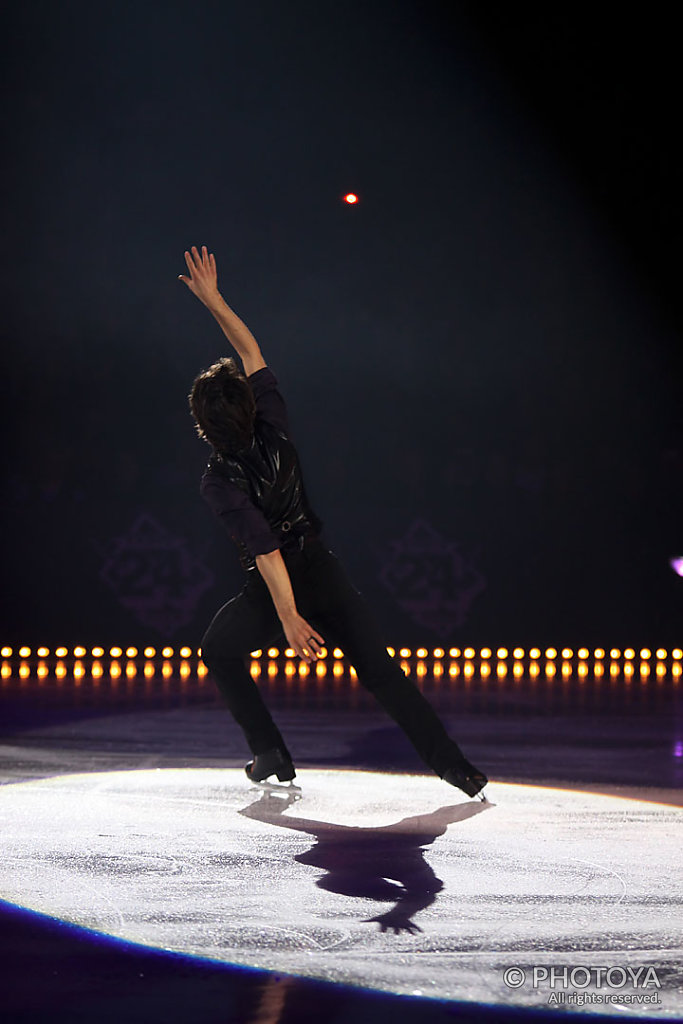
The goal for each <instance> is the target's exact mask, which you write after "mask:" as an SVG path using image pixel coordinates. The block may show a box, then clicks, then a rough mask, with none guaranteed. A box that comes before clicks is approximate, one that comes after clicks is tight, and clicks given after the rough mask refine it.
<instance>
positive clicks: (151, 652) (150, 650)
mask: <svg viewBox="0 0 683 1024" xmlns="http://www.w3.org/2000/svg"><path fill="white" fill-rule="evenodd" d="M143 653H144V655H145V657H146V658H153V657H154V656H155V654H156V653H157V652H156V651H155V649H154V648H153V647H145V650H144V652H143Z"/></svg>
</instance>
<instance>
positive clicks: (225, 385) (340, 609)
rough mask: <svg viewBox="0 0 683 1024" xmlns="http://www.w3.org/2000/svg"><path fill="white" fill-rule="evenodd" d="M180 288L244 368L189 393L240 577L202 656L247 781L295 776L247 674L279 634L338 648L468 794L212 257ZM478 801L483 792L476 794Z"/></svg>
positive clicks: (304, 651) (203, 378)
mask: <svg viewBox="0 0 683 1024" xmlns="http://www.w3.org/2000/svg"><path fill="white" fill-rule="evenodd" d="M185 262H186V263H187V268H188V270H189V277H186V276H184V275H182V274H180V275H179V280H181V281H183V282H184V283H185V284H186V285H187V287H188V288H189V289H190V291H191V292H192V294H193V295H195V296H196V297H197V298H198V299H199V300H200V301H201V302H202V303H203V304H204V305H205V306H206V308H207V309H208V310H209V312H210V313H212V315H213V316H214V317H215V319H216V320H217V321H218V323H219V325H220V327H221V329H222V331H223V333H224V334H225V336H226V337H227V339H228V341H229V342H230V344H231V345H232V347H233V348H234V350H235V351H236V353H237V355H238V356H239V357H240V359H241V361H242V365H243V367H244V372H242V371H241V370H240V369H239V367H238V365H237V363H236V362H235V360H234V359H233V358H222V359H219V360H218V362H216V363H214V364H213V366H210V367H209V369H208V370H205V371H204V372H203V373H200V374H199V376H198V377H197V378H196V379H195V381H194V383H193V385H192V390H191V392H190V395H189V400H190V409H191V411H192V415H193V417H194V420H195V423H196V428H197V432H198V434H199V436H200V437H201V438H202V439H203V440H205V441H207V442H208V444H209V445H210V446H211V448H212V454H211V457H210V459H209V462H208V465H207V467H206V470H205V472H204V475H203V477H202V480H201V487H200V490H201V494H202V496H203V497H204V499H205V500H206V501H207V503H208V504H209V506H210V507H211V508H212V509H213V511H214V512H215V513H216V515H217V516H218V517H219V518H220V520H221V521H222V522H223V523H224V525H225V526H226V527H227V530H228V533H229V534H230V536H231V537H232V539H233V541H234V542H235V543H236V545H237V548H238V552H239V556H240V562H241V565H242V567H243V569H244V570H245V577H246V578H245V583H244V586H243V588H242V590H241V591H240V592H239V593H238V594H237V595H236V596H235V597H233V598H232V600H230V601H228V603H227V604H226V605H224V606H223V607H222V608H221V609H220V610H219V611H218V613H217V614H216V616H215V617H214V619H213V621H212V622H211V624H210V626H209V628H208V630H207V632H206V634H205V635H204V638H203V640H202V658H203V661H204V663H205V665H206V666H207V668H208V669H209V670H210V671H211V674H212V676H213V678H214V680H215V682H216V685H217V686H218V689H219V690H220V692H221V694H222V695H223V697H224V699H225V701H226V703H227V705H228V708H229V709H230V711H231V713H232V715H233V717H234V719H235V721H236V722H237V723H238V725H239V726H240V727H241V729H242V731H243V733H244V736H245V739H246V741H247V744H248V746H249V748H250V750H251V752H252V754H253V760H251V761H249V762H248V764H247V765H246V767H245V771H246V773H247V776H248V777H249V778H250V779H251V780H252V781H254V782H263V781H264V780H266V779H268V777H269V776H272V775H276V776H277V778H278V779H279V780H280V782H286V781H291V780H292V779H293V778H294V777H295V774H296V773H295V771H294V765H293V763H292V757H291V754H290V752H289V750H288V748H287V745H286V743H285V741H284V739H283V737H282V735H281V733H280V731H279V729H278V728H277V726H276V725H275V723H274V721H273V719H272V717H271V715H270V712H269V711H268V709H267V707H266V705H265V703H264V701H263V698H262V696H261V692H260V690H259V688H258V686H257V685H256V683H255V682H254V680H253V679H252V677H251V675H250V673H249V671H248V669H247V660H248V657H249V654H250V652H251V651H253V650H257V649H259V648H267V647H268V646H269V645H271V644H272V643H274V642H276V641H278V640H280V641H281V638H282V634H283V633H284V636H285V637H286V639H287V643H288V645H289V647H290V648H292V649H293V650H294V651H295V652H296V654H297V655H298V656H299V657H300V658H301V659H302V660H303V661H305V662H306V663H307V664H311V663H313V662H315V660H316V659H317V658H319V657H321V656H322V655H323V653H324V645H326V644H327V645H330V646H332V647H339V648H341V649H342V650H343V651H344V654H345V655H346V657H347V659H348V660H349V661H350V663H351V664H352V665H353V666H354V668H355V670H356V673H357V676H358V679H359V680H360V682H361V684H362V685H363V686H364V687H365V688H366V689H367V690H369V691H370V692H371V693H372V694H373V695H374V697H375V698H376V700H377V701H378V702H379V704H380V705H381V706H382V707H383V708H384V710H385V711H386V712H387V714H389V715H390V717H391V718H393V720H394V721H395V722H396V723H397V724H398V725H399V726H400V727H401V729H403V731H404V732H405V734H406V736H407V737H408V739H409V740H410V741H411V743H412V744H413V746H414V747H415V749H416V750H417V753H418V754H419V756H420V758H421V759H422V760H423V761H424V763H425V764H426V765H427V766H428V767H429V768H430V769H431V770H432V771H434V772H436V774H437V775H438V776H439V777H440V778H442V779H444V780H445V781H446V782H448V783H450V784H451V785H453V786H457V787H458V788H459V789H461V790H463V792H465V793H466V794H467V795H468V796H476V795H477V794H478V793H480V790H482V789H483V788H484V786H485V785H486V783H487V782H488V779H487V777H486V776H485V775H484V773H483V772H481V771H479V770H478V769H476V768H475V767H474V766H473V765H472V764H470V762H469V761H468V760H467V759H466V758H465V756H464V754H463V753H462V751H461V750H460V748H459V746H458V744H457V743H456V742H455V741H454V740H452V739H451V738H450V737H449V736H448V734H447V732H446V730H445V728H444V726H443V724H442V722H441V720H440V719H439V717H438V715H437V714H436V712H435V711H434V708H433V707H432V706H431V704H430V703H429V701H428V700H427V699H426V698H425V697H424V696H423V694H422V693H421V692H420V691H419V690H418V688H417V687H416V686H415V685H414V683H412V682H411V681H410V679H408V678H407V676H406V675H405V673H404V672H403V670H402V669H401V667H400V665H398V664H397V662H396V661H395V660H394V659H393V658H392V657H391V656H390V655H389V653H388V651H387V647H386V643H385V641H384V639H383V637H382V635H381V633H380V630H379V628H378V625H377V624H376V621H375V619H374V616H373V614H372V612H371V611H370V609H369V607H368V606H367V604H366V603H365V601H364V599H363V598H362V597H361V595H360V593H359V592H358V591H357V590H356V589H355V587H354V586H353V585H352V584H351V582H350V581H349V579H348V577H347V576H346V573H345V571H344V568H343V567H342V565H341V563H340V561H339V559H338V558H337V556H336V555H335V554H334V552H332V551H330V550H329V549H328V548H327V546H326V544H325V543H324V542H323V540H322V539H321V530H322V526H323V523H322V522H321V520H320V519H319V518H318V517H317V515H316V514H315V512H314V511H313V509H312V508H311V506H310V504H309V501H308V499H307V496H306V491H305V488H304V483H303V478H302V475H301V469H300V466H299V460H298V457H297V453H296V449H295V447H294V445H293V443H292V440H291V436H290V428H289V422H288V417H287V408H286V405H285V402H284V399H283V397H282V395H281V393H280V390H279V387H278V382H277V380H276V378H275V375H274V374H273V372H272V371H271V370H270V369H269V367H268V366H267V365H266V363H265V360H264V358H263V356H262V355H261V350H260V348H259V345H258V343H257V342H256V339H255V338H254V336H253V335H252V333H251V331H250V330H249V329H248V327H247V326H246V324H244V323H243V322H242V320H240V318H239V317H238V316H237V314H236V313H235V312H234V311H233V310H232V309H231V308H230V307H229V306H228V305H227V303H226V302H225V301H224V299H223V297H222V295H221V294H220V292H219V290H218V279H217V272H216V260H215V257H214V255H213V253H209V252H207V248H206V246H202V252H201V254H200V253H199V251H198V250H197V247H196V246H193V247H192V251H191V252H189V251H186V252H185ZM481 799H482V800H483V799H484V797H483V795H482V796H481Z"/></svg>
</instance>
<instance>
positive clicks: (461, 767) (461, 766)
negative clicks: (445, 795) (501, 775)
mask: <svg viewBox="0 0 683 1024" xmlns="http://www.w3.org/2000/svg"><path fill="white" fill-rule="evenodd" d="M441 778H442V779H443V780H444V782H448V783H450V785H451V786H456V787H457V788H458V789H461V790H462V791H463V793H466V794H467V796H476V795H477V793H479V791H480V790H482V789H483V788H484V786H485V785H486V783H487V782H488V781H489V780H488V779H487V777H486V776H485V775H484V773H483V772H480V771H479V769H478V768H475V767H474V765H473V764H470V762H469V761H468V760H467V758H465V757H463V758H462V760H460V761H457V762H456V763H455V765H453V767H452V768H449V769H448V771H447V772H446V773H445V774H444V775H442V776H441ZM479 799H480V800H486V797H485V796H484V795H483V794H481V796H480V797H479Z"/></svg>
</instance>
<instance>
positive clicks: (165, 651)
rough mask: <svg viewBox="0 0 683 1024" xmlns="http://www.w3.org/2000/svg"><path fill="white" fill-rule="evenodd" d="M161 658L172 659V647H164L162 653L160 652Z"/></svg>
mask: <svg viewBox="0 0 683 1024" xmlns="http://www.w3.org/2000/svg"><path fill="white" fill-rule="evenodd" d="M161 657H162V658H172V657H173V648H172V647H164V648H163V650H162V652H161Z"/></svg>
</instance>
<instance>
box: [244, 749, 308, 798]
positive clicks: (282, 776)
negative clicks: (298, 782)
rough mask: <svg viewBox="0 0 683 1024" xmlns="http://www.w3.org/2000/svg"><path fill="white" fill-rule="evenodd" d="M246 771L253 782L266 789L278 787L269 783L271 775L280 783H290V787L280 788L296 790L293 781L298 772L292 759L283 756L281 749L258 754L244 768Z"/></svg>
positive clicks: (285, 755)
mask: <svg viewBox="0 0 683 1024" xmlns="http://www.w3.org/2000/svg"><path fill="white" fill-rule="evenodd" d="M244 771H245V772H246V775H247V778H248V779H250V780H251V782H255V783H256V784H257V785H259V786H263V787H264V788H271V787H275V786H276V784H275V783H271V782H268V781H267V780H268V778H269V776H271V775H276V776H277V778H278V779H279V781H280V782H289V783H290V786H289V787H284V786H283V787H280V788H283V789H284V788H294V787H293V786H291V780H292V779H293V778H294V776H295V775H296V772H295V771H294V765H293V764H292V759H291V757H289V756H288V755H287V754H283V752H282V751H281V750H280V748H279V747H273V748H272V749H271V750H267V751H266V752H265V753H263V754H256V755H255V757H254V760H253V761H249V762H248V763H247V764H246V765H245V766H244Z"/></svg>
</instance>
